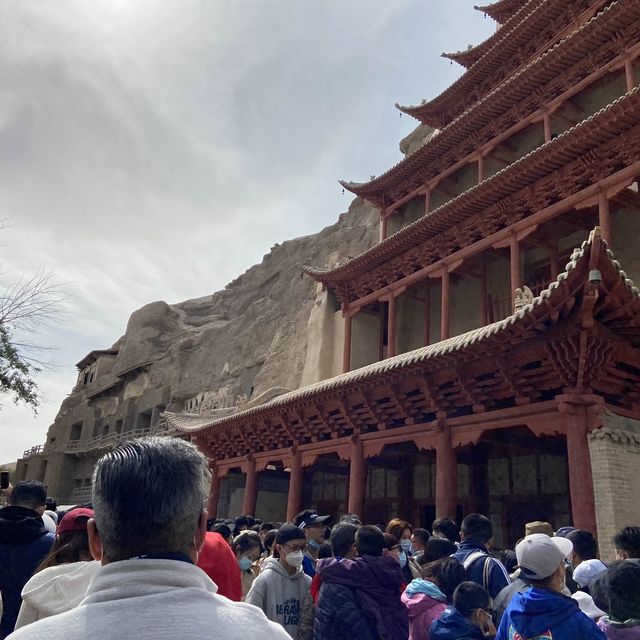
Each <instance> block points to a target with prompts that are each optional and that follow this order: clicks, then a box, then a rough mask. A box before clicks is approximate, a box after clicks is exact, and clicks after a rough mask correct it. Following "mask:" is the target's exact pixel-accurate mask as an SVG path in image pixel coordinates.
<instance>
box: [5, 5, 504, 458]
mask: <svg viewBox="0 0 640 640" xmlns="http://www.w3.org/2000/svg"><path fill="white" fill-rule="evenodd" d="M474 1H477V0H447V1H446V2H439V1H437V0H340V1H338V0H314V1H311V0H288V1H285V0H136V1H135V2H132V1H131V0H92V1H91V2H87V1H86V0H56V2H50V1H49V0H21V2H14V1H13V0H0V220H4V221H5V224H4V229H2V230H0V289H3V290H4V289H5V288H7V287H9V286H11V284H13V283H15V282H16V281H18V280H20V279H21V278H22V279H24V278H29V277H30V276H31V275H32V274H34V273H35V272H37V271H38V269H44V270H50V269H51V270H53V271H54V279H55V281H56V283H58V285H59V289H60V291H61V294H62V299H63V301H62V308H63V309H62V311H63V313H62V316H61V317H60V318H59V319H57V320H56V321H55V322H52V323H50V324H49V325H48V326H45V327H42V328H41V330H40V332H39V334H38V335H37V336H36V339H37V341H38V343H39V344H41V345H43V346H46V347H51V348H53V350H52V351H48V352H47V353H46V354H45V356H46V358H47V359H49V360H50V361H51V366H50V367H48V368H47V369H45V370H43V371H42V372H41V373H40V374H38V376H37V378H36V380H37V382H38V385H39V388H40V391H41V394H42V400H41V403H40V407H39V410H38V414H37V415H36V416H34V414H33V411H31V410H30V409H29V408H27V407H24V406H15V405H14V404H13V402H12V401H11V399H10V398H9V397H7V396H0V403H1V405H2V406H1V408H0V463H3V462H10V461H15V460H16V459H17V458H18V457H20V456H21V455H22V452H23V451H24V450H25V449H28V448H30V447H31V446H33V445H37V444H42V443H43V442H44V440H45V436H46V431H47V428H48V427H49V425H50V424H51V423H52V422H53V419H54V418H55V415H56V413H57V412H58V409H59V407H60V403H61V402H62V400H63V399H64V398H65V397H66V396H67V395H68V394H69V393H70V391H71V388H72V387H73V385H74V384H75V380H76V376H77V371H76V369H75V363H76V362H78V361H79V360H80V359H81V358H82V357H83V356H84V355H86V353H88V352H89V351H91V350H92V349H103V348H107V347H109V346H110V345H112V344H113V343H114V342H115V341H116V340H117V339H118V338H119V337H120V336H121V335H122V334H123V333H124V331H125V328H126V324H127V319H128V317H129V316H130V315H131V313H132V312H133V311H134V310H135V309H137V308H139V307H141V306H143V305H144V304H147V303H149V302H152V301H155V300H165V301H167V302H169V303H173V302H179V301H182V300H186V299H189V298H196V297H201V296H204V295H208V294H211V293H213V292H214V291H217V290H219V289H222V288H223V287H224V286H225V284H226V283H228V282H229V281H231V280H233V279H234V278H235V277H236V276H238V275H239V274H241V273H242V272H244V271H245V270H246V269H247V268H249V267H250V266H251V265H253V264H256V263H258V262H260V261H261V260H262V257H263V256H264V255H265V254H266V253H268V252H269V250H270V248H271V247H272V246H273V245H274V244H275V243H277V242H282V241H284V240H287V239H290V238H294V237H298V236H301V235H307V234H311V233H315V232H317V231H319V230H320V229H322V228H323V227H325V226H327V225H329V224H332V223H333V222H335V220H336V219H337V217H338V215H339V214H340V213H341V212H343V211H346V210H347V208H348V206H349V203H350V201H351V199H352V196H351V194H349V193H348V192H347V193H345V194H343V193H342V188H341V187H340V185H339V184H338V179H340V178H342V179H349V180H356V181H364V180H368V179H369V176H370V175H372V174H376V175H379V174H380V173H382V172H383V171H385V170H387V169H388V168H390V167H391V166H392V165H394V164H396V163H397V162H399V161H400V160H401V158H402V156H401V154H400V152H399V150H398V142H399V141H400V140H401V139H402V138H403V137H404V136H406V135H407V134H408V133H410V132H411V131H412V130H413V129H414V128H415V126H416V125H417V122H416V121H415V120H413V119H411V118H410V117H408V116H406V115H403V116H402V117H400V113H399V112H398V111H397V110H396V109H395V107H394V104H395V103H396V102H399V103H401V104H419V103H420V101H421V100H422V99H425V98H433V97H435V96H436V95H438V93H440V92H441V91H442V90H444V89H445V88H446V87H447V86H448V85H449V84H451V82H453V81H454V80H455V79H456V78H457V77H458V76H459V75H460V74H461V73H462V68H461V67H459V66H458V65H455V64H451V63H450V61H448V60H446V59H443V58H441V57H440V54H441V53H442V52H443V51H459V50H462V49H465V48H466V47H467V46H468V45H469V44H478V43H479V42H482V41H483V40H485V39H486V38H487V37H488V36H489V35H491V33H493V32H494V31H495V23H494V22H493V21H492V20H491V19H489V18H486V17H484V16H483V15H482V14H481V13H478V12H477V11H474V10H473V4H474Z"/></svg>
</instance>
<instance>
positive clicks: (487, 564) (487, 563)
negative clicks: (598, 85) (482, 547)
mask: <svg viewBox="0 0 640 640" xmlns="http://www.w3.org/2000/svg"><path fill="white" fill-rule="evenodd" d="M480 558H484V565H483V567H482V588H483V589H484V590H485V591H487V592H489V570H490V569H491V556H490V555H489V554H488V553H486V552H485V551H474V552H473V553H470V554H469V555H468V556H467V557H466V559H465V561H464V562H463V563H462V566H463V567H464V570H465V572H466V573H467V574H468V573H469V569H470V568H471V566H472V565H473V564H474V563H475V562H476V560H480ZM468 579H469V576H468V575H467V580H468ZM489 593H490V592H489Z"/></svg>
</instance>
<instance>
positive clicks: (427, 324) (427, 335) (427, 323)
mask: <svg viewBox="0 0 640 640" xmlns="http://www.w3.org/2000/svg"><path fill="white" fill-rule="evenodd" d="M427 282H428V281H427ZM430 341H431V287H429V286H428V285H427V288H426V289H425V293H424V340H423V344H424V346H425V347H426V346H427V345H428V344H429V342H430Z"/></svg>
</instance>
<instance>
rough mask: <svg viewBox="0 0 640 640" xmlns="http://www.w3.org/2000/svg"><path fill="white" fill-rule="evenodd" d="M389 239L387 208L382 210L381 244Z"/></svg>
mask: <svg viewBox="0 0 640 640" xmlns="http://www.w3.org/2000/svg"><path fill="white" fill-rule="evenodd" d="M386 237H387V212H386V211H385V208H384V207H382V209H380V242H382V241H383V240H385V239H386Z"/></svg>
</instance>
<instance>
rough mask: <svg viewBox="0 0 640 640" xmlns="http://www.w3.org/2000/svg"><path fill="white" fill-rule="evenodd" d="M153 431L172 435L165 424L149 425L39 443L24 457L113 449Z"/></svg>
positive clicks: (156, 433)
mask: <svg viewBox="0 0 640 640" xmlns="http://www.w3.org/2000/svg"><path fill="white" fill-rule="evenodd" d="M151 433H153V434H154V435H171V432H170V430H168V429H167V428H166V426H164V427H163V428H161V429H153V428H151V427H147V428H145V429H132V430H131V431H125V432H124V433H115V432H114V433H107V434H105V435H100V436H93V437H92V438H89V440H87V441H86V442H82V441H81V440H69V441H68V442H67V443H66V444H62V443H54V444H50V445H44V446H43V445H37V446H35V447H31V449H27V450H26V451H25V452H24V453H23V455H22V457H23V458H30V457H31V456H35V455H38V454H43V453H50V452H51V451H65V452H68V453H86V452H88V451H99V450H100V449H112V448H113V447H115V446H116V445H117V444H118V443H120V442H123V441H124V440H135V439H136V438H142V437H143V436H146V435H149V434H151Z"/></svg>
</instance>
